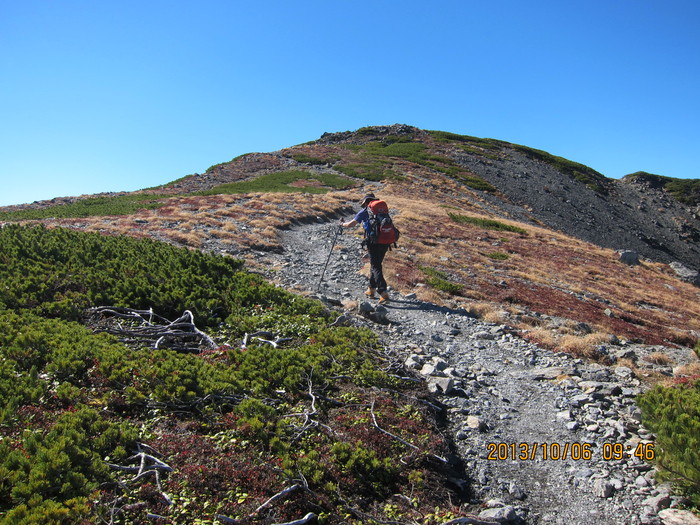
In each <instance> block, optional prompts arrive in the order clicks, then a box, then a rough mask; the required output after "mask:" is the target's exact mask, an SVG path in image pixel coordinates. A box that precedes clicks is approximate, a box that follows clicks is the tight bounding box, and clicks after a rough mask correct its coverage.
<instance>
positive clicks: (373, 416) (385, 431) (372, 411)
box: [370, 399, 448, 463]
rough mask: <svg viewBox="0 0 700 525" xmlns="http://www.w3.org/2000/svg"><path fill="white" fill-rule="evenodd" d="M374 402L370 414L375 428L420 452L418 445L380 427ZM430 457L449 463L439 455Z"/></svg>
mask: <svg viewBox="0 0 700 525" xmlns="http://www.w3.org/2000/svg"><path fill="white" fill-rule="evenodd" d="M374 402H375V400H374V399H373V400H372V405H371V406H370V412H371V414H372V422H373V424H374V428H376V429H377V430H379V431H380V432H382V433H384V434H386V435H387V436H390V437H392V438H394V439H395V440H396V441H398V442H399V443H403V444H404V445H406V446H407V447H410V448H412V449H414V450H418V451H420V448H419V447H417V446H416V445H414V444H413V443H409V442H408V441H406V440H405V439H402V438H400V437H399V436H397V435H396V434H392V433H391V432H389V431H388V430H384V429H383V428H382V427H380V426H379V423H377V415H376V414H375V413H374ZM429 456H430V457H432V458H435V459H437V460H438V461H440V462H441V463H448V461H447V460H446V459H445V458H443V457H441V456H437V455H435V454H429Z"/></svg>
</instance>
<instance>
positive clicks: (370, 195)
mask: <svg viewBox="0 0 700 525" xmlns="http://www.w3.org/2000/svg"><path fill="white" fill-rule="evenodd" d="M376 200H377V197H375V196H374V193H368V194H367V195H365V198H364V199H362V206H366V205H367V203H368V202H369V201H376Z"/></svg>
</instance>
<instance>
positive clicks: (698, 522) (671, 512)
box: [659, 509, 700, 525]
mask: <svg viewBox="0 0 700 525" xmlns="http://www.w3.org/2000/svg"><path fill="white" fill-rule="evenodd" d="M659 518H661V522H662V523H663V524H664V525H700V518H699V517H698V516H696V515H695V514H693V513H692V512H690V511H688V510H681V509H664V510H662V511H661V512H659Z"/></svg>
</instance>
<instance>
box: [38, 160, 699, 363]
mask: <svg viewBox="0 0 700 525" xmlns="http://www.w3.org/2000/svg"><path fill="white" fill-rule="evenodd" d="M339 151H341V152H342V151H344V150H339ZM253 160H255V161H256V162H258V161H260V159H258V160H256V159H250V162H253ZM263 160H264V162H263V164H264V166H261V167H260V168H259V169H269V168H270V167H271V166H272V165H273V164H274V162H278V160H276V159H275V158H273V157H270V159H263ZM246 162H248V161H246ZM260 162H262V161H260ZM268 164H269V165H268ZM224 168H225V167H222V168H221V170H219V171H221V173H222V177H223V176H228V175H226V173H228V172H225V169H224ZM396 168H397V169H399V170H400V171H401V172H403V173H405V174H406V175H407V177H406V179H405V180H404V181H394V182H391V183H386V184H385V185H383V186H382V187H380V186H379V185H377V184H374V183H367V184H358V187H356V188H354V189H351V190H345V191H335V192H329V193H327V194H323V195H314V196H309V195H305V194H248V195H212V196H198V197H173V198H172V199H170V200H169V202H168V203H167V205H166V206H164V207H162V208H159V209H157V210H150V211H143V212H140V213H139V214H137V215H134V216H130V217H110V218H104V217H102V218H88V219H65V220H62V221H54V222H53V224H56V225H63V226H69V227H74V228H80V229H84V230H89V231H100V232H108V233H116V234H123V235H134V236H151V237H154V238H158V239H166V240H168V241H169V242H173V243H175V244H182V245H186V246H190V247H201V246H202V243H203V241H204V240H205V239H206V238H207V237H216V238H218V239H220V240H223V241H226V242H228V243H231V244H235V245H237V246H241V247H256V248H257V249H267V250H271V251H274V250H278V249H279V248H280V246H279V240H278V236H277V233H278V232H279V231H280V230H282V229H285V228H289V227H290V226H291V225H292V224H293V223H294V222H296V221H304V220H316V217H321V218H324V219H325V220H333V221H335V220H337V219H339V218H340V217H343V218H345V219H347V218H349V217H350V216H351V214H352V213H353V210H356V209H357V200H358V196H360V195H362V194H364V193H366V192H368V191H373V192H375V193H376V194H377V195H378V196H379V197H381V198H383V199H386V200H387V201H388V202H389V205H390V206H391V208H392V210H393V211H394V212H395V213H394V217H395V220H396V223H397V225H398V226H399V228H400V229H401V232H402V236H401V240H400V242H399V250H394V251H393V252H392V253H391V255H390V257H388V258H387V265H386V270H387V276H388V279H389V280H390V283H389V284H390V285H391V286H392V288H394V289H396V290H398V291H400V292H404V293H408V292H415V293H416V294H417V295H418V297H419V298H420V299H421V300H425V301H433V302H436V303H439V304H444V305H452V304H455V303H459V305H460V306H461V307H464V308H467V309H469V310H470V311H472V312H473V313H475V314H477V315H478V316H479V317H480V318H481V319H484V320H489V321H492V322H499V323H500V322H503V323H506V322H507V323H508V324H511V325H515V327H516V328H519V329H521V330H523V331H526V332H527V337H528V338H529V339H531V340H533V341H536V342H540V343H541V344H543V346H547V347H550V348H560V349H563V350H565V351H571V352H573V353H579V354H582V355H587V354H591V352H592V349H595V346H596V345H597V344H600V343H599V342H598V340H597V339H596V337H602V336H601V335H600V334H606V337H607V334H615V335H617V336H618V337H620V338H622V339H627V340H639V341H643V342H646V343H649V344H669V345H683V346H690V347H692V346H694V345H695V342H696V341H697V334H698V333H700V293H699V292H698V289H697V288H695V287H693V286H692V285H690V284H687V283H683V282H681V281H679V280H678V279H677V278H676V277H675V274H674V272H673V271H672V270H671V269H670V268H669V267H668V266H667V265H665V264H660V263H647V262H645V263H643V264H642V265H640V266H638V267H629V266H626V265H624V264H622V263H620V262H619V260H618V255H617V253H615V252H614V251H613V250H608V249H603V248H599V247H596V246H594V245H591V244H588V243H585V242H583V241H579V240H576V239H573V238H570V237H567V236H565V235H563V234H561V233H559V232H554V231H552V230H549V229H546V228H543V227H539V226H532V225H524V224H519V223H514V222H512V221H510V220H509V219H508V217H496V216H493V215H491V214H490V213H489V210H490V209H491V207H490V205H488V203H487V202H485V201H484V199H482V198H481V197H480V195H479V194H477V193H476V192H474V191H471V190H469V189H465V188H464V187H463V186H461V185H459V184H457V183H456V182H454V181H452V180H450V179H446V178H445V177H444V176H443V175H441V174H438V173H437V172H434V171H432V170H430V169H428V168H426V167H421V166H415V165H410V164H407V163H404V162H397V163H396ZM256 169H258V168H256ZM217 173H218V172H217ZM234 175H235V176H239V175H240V174H238V175H237V174H231V176H232V177H233V176H234ZM448 213H456V214H460V215H470V216H479V217H483V218H487V219H495V220H498V221H501V222H503V223H507V224H513V225H517V226H519V227H521V228H524V229H525V230H526V234H524V235H523V234H519V233H514V232H507V231H506V232H503V231H498V232H496V231H489V230H485V229H483V228H480V227H478V226H474V225H468V224H458V223H456V222H454V221H452V220H451V219H449V217H448ZM136 221H138V222H136ZM45 222H50V221H45ZM173 225H175V226H173ZM202 225H208V231H202V230H195V229H194V228H195V227H197V226H199V227H201V226H202ZM243 225H245V227H246V229H245V230H244V229H243V228H242V226H243ZM494 251H503V252H506V253H508V255H509V258H508V259H507V260H503V261H493V260H491V259H489V258H488V257H486V254H489V253H491V252H494ZM421 266H427V267H431V268H435V269H437V270H440V271H443V272H445V273H446V274H447V275H448V276H449V278H450V281H452V282H455V283H458V284H460V285H462V287H463V288H462V291H461V292H460V295H458V296H453V295H450V294H448V293H445V292H440V291H438V290H435V289H433V288H431V287H430V286H427V285H425V282H426V276H425V274H424V273H423V272H422V271H421V270H420V267H421ZM365 272H366V269H365ZM548 316H552V317H557V318H564V319H569V320H570V322H564V323H558V324H557V325H554V324H553V323H550V322H548V321H547V318H548ZM580 322H585V323H587V324H588V325H589V326H590V327H591V328H592V330H593V334H588V335H582V334H580V333H577V330H578V328H577V325H578V323H580ZM596 334H598V335H596ZM567 338H568V339H567Z"/></svg>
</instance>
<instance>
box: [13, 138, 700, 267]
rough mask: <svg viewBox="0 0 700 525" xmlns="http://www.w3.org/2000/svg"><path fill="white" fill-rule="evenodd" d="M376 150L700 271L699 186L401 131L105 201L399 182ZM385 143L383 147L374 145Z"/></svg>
mask: <svg viewBox="0 0 700 525" xmlns="http://www.w3.org/2000/svg"><path fill="white" fill-rule="evenodd" d="M368 144H369V145H372V147H374V148H375V150H377V151H380V150H381V149H384V150H388V151H387V152H386V153H387V155H389V156H395V157H396V158H398V159H402V160H404V161H406V162H408V163H412V164H413V166H409V167H407V169H408V170H411V169H412V168H415V167H416V166H418V168H419V169H420V168H423V169H428V170H432V171H434V172H435V173H438V174H443V175H445V176H446V177H448V178H449V177H455V176H456V177H457V178H458V179H459V180H461V182H463V183H464V184H466V185H467V186H469V187H471V188H472V189H474V190H475V191H481V192H482V195H481V196H482V197H483V198H484V199H486V200H488V201H489V203H490V205H491V206H492V207H493V211H495V212H497V213H500V214H501V215H503V216H504V217H506V216H507V217H510V218H512V219H515V220H520V221H525V222H529V223H532V224H540V225H544V226H547V227H550V228H552V229H554V230H557V231H561V232H563V233H565V234H567V235H571V236H573V237H576V238H578V239H582V240H584V241H588V242H592V243H593V244H596V245H598V246H602V247H606V248H611V249H618V250H624V249H629V250H634V251H636V252H638V253H639V254H640V255H641V256H642V257H646V258H648V259H651V260H654V261H658V262H663V263H671V262H679V263H682V264H683V265H685V266H686V267H688V268H690V269H691V270H694V271H698V270H700V267H698V264H699V263H698V261H700V199H699V198H698V188H699V187H700V180H697V179H692V180H685V179H673V178H670V177H664V176H660V175H652V174H649V173H646V172H636V173H633V174H630V175H627V176H625V177H624V178H622V179H619V180H617V179H610V178H607V177H605V176H604V175H602V174H600V173H598V172H597V171H595V170H593V169H591V168H589V167H587V166H585V165H583V164H579V163H576V162H572V161H569V160H567V159H563V158H562V157H557V156H554V155H551V154H549V153H547V152H544V151H541V150H536V149H533V148H529V147H525V146H520V145H517V144H512V143H509V142H505V141H500V140H495V139H480V138H476V137H469V136H465V135H457V134H454V133H449V132H443V131H427V130H421V129H418V128H415V127H412V126H407V125H403V124H394V125H391V126H371V127H365V128H360V129H358V130H356V131H346V132H338V133H324V134H322V135H321V137H320V138H319V139H317V140H314V141H311V142H307V143H305V144H300V145H296V146H291V147H289V148H285V149H282V150H279V151H276V152H270V153H249V154H245V155H241V156H239V157H236V158H235V159H233V160H231V161H229V162H223V163H220V164H216V165H214V166H212V167H210V168H209V169H208V170H206V171H205V172H204V173H202V174H193V175H188V176H186V177H182V178H181V179H178V180H176V181H173V182H169V183H166V184H164V185H163V186H160V187H157V188H151V189H147V190H140V191H139V192H120V193H115V194H100V196H103V197H109V196H119V195H128V194H134V193H158V194H165V195H178V194H179V195H182V194H189V193H193V192H201V191H212V190H214V189H215V188H216V187H217V186H220V185H222V184H229V183H235V182H240V181H245V180H250V179H254V178H256V177H258V176H260V175H263V174H269V173H275V172H280V171H284V170H294V169H298V170H305V171H309V172H317V173H334V174H338V175H346V176H351V177H355V178H360V179H366V180H370V181H378V180H381V179H383V178H392V177H397V176H398V177H400V176H401V174H397V173H395V172H393V171H392V169H394V168H392V167H391V166H389V165H388V164H387V165H378V164H377V161H376V158H375V159H371V162H367V159H366V158H365V159H362V158H361V157H362V155H360V154H358V151H359V149H360V148H363V147H364V146H366V145H368ZM377 144H378V145H380V147H375V146H374V145H377ZM411 144H412V145H414V146H422V151H418V149H419V148H414V149H413V151H408V150H407V151H400V150H399V147H400V146H402V145H403V146H406V145H411ZM353 149H354V151H353ZM392 149H393V150H394V151H392ZM372 154H373V153H372ZM395 154H397V155H395ZM372 162H374V165H372ZM404 167H405V168H406V166H405V165H404ZM413 171H415V169H413ZM669 188H671V190H673V191H669ZM91 197H92V196H82V197H73V198H70V197H69V198H56V199H52V200H50V201H41V202H36V203H33V204H31V205H23V206H13V207H5V208H3V209H4V210H18V209H26V208H48V207H52V206H55V205H61V204H65V203H71V202H74V201H75V200H78V199H85V198H91Z"/></svg>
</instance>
